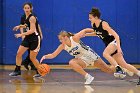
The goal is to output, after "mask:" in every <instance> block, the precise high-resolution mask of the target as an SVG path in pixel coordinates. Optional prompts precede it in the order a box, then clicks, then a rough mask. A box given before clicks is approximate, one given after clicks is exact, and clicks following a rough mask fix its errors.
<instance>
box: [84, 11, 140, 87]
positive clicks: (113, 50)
mask: <svg viewBox="0 0 140 93" xmlns="http://www.w3.org/2000/svg"><path fill="white" fill-rule="evenodd" d="M100 15H101V13H100V11H99V9H97V8H92V10H91V11H90V13H89V20H90V21H91V25H92V28H87V29H86V30H89V32H91V33H87V34H86V36H98V37H99V38H100V39H101V40H102V41H103V42H104V44H105V46H106V48H105V49H104V52H103V56H104V57H105V58H106V59H107V60H108V61H109V62H110V64H111V65H113V66H114V67H116V73H115V76H117V77H118V75H123V70H122V68H120V66H121V67H123V68H126V69H127V70H129V71H131V72H133V73H135V74H137V75H138V76H139V77H140V71H139V70H137V69H136V68H135V67H134V66H132V65H130V64H127V63H126V61H125V60H124V58H123V53H122V49H121V41H120V37H119V35H118V34H117V33H116V32H115V31H114V30H113V29H112V28H111V27H110V26H109V24H108V23H107V22H106V21H104V20H101V19H100ZM119 65H120V66H119ZM119 73H120V74H119ZM139 84H140V78H139V82H138V85H139Z"/></svg>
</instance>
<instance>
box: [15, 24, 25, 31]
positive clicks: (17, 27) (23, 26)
mask: <svg viewBox="0 0 140 93" xmlns="http://www.w3.org/2000/svg"><path fill="white" fill-rule="evenodd" d="M20 28H26V25H22V24H20V25H17V26H15V27H14V28H13V30H14V31H17V30H18V29H20Z"/></svg>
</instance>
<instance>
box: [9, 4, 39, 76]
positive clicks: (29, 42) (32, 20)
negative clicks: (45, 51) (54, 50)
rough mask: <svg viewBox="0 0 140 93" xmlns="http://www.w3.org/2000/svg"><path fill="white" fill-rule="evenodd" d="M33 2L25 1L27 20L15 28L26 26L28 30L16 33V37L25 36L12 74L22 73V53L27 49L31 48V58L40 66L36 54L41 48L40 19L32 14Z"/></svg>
mask: <svg viewBox="0 0 140 93" xmlns="http://www.w3.org/2000/svg"><path fill="white" fill-rule="evenodd" d="M32 8H33V7H32V4H31V3H25V4H24V5H23V10H24V12H25V15H26V20H25V24H24V25H18V26H16V27H15V28H14V30H18V29H20V28H26V32H24V33H20V34H15V37H16V38H19V37H24V40H23V41H22V43H21V45H20V46H19V49H18V51H17V55H16V68H15V70H14V72H12V73H10V74H9V75H10V76H18V75H21V70H20V67H21V62H22V55H23V54H24V53H25V51H26V50H28V49H29V50H30V59H31V61H32V62H33V64H34V65H35V67H36V68H38V66H39V62H38V60H37V59H36V56H37V54H38V52H39V50H40V40H41V39H40V34H39V29H38V20H37V18H36V16H35V15H33V14H32ZM40 76H41V75H39V74H36V75H34V77H40Z"/></svg>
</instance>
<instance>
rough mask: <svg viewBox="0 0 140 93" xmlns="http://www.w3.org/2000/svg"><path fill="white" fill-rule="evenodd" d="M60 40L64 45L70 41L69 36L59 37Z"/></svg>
mask: <svg viewBox="0 0 140 93" xmlns="http://www.w3.org/2000/svg"><path fill="white" fill-rule="evenodd" d="M58 38H59V41H60V42H61V43H63V44H65V43H66V42H67V40H68V37H67V36H61V35H59V36H58Z"/></svg>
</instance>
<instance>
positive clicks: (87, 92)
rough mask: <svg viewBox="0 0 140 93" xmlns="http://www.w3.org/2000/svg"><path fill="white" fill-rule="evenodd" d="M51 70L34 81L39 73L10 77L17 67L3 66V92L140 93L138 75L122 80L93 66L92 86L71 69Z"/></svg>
mask: <svg viewBox="0 0 140 93" xmlns="http://www.w3.org/2000/svg"><path fill="white" fill-rule="evenodd" d="M138 67H139V66H138ZM51 68H52V70H51V72H50V73H49V74H48V75H46V76H45V77H42V78H32V76H33V75H34V74H35V71H31V70H29V71H26V70H24V68H22V75H21V76H18V77H9V76H8V74H9V73H10V72H11V71H13V69H14V67H13V66H0V93H140V86H136V83H137V80H138V77H137V76H136V75H134V76H133V77H130V76H127V77H126V78H125V79H122V80H121V79H118V78H114V76H113V75H111V74H107V73H104V72H101V71H100V70H99V69H95V68H94V69H91V67H89V68H88V69H86V71H87V72H89V73H90V74H91V75H93V76H94V77H95V79H94V81H93V82H92V84H91V85H84V81H85V80H84V77H83V76H81V75H80V74H78V73H76V72H74V71H73V70H72V69H70V68H69V67H68V66H51Z"/></svg>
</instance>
